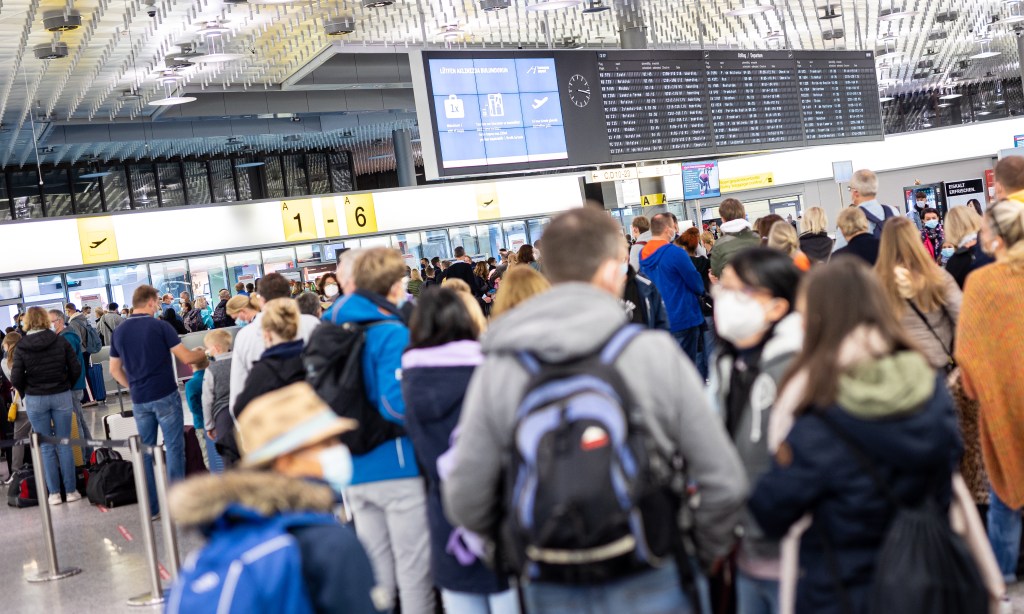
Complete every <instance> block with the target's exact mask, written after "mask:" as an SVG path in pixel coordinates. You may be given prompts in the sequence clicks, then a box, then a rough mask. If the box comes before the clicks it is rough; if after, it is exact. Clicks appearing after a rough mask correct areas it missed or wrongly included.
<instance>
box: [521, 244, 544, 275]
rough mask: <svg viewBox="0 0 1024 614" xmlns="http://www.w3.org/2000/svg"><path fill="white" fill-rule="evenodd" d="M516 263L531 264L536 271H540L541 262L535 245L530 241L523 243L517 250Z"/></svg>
mask: <svg viewBox="0 0 1024 614" xmlns="http://www.w3.org/2000/svg"><path fill="white" fill-rule="evenodd" d="M516 264H517V265H526V266H529V267H530V268H531V269H533V270H534V271H537V272H538V273H539V272H540V263H539V262H538V261H537V256H536V254H535V253H534V250H533V246H532V245H530V244H529V243H527V244H525V245H523V246H522V247H520V248H519V251H518V252H516Z"/></svg>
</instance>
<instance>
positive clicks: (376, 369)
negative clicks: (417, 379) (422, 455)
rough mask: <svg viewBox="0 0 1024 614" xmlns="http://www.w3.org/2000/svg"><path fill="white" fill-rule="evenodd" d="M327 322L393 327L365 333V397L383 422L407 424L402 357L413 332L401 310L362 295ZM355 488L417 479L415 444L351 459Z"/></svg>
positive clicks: (403, 442) (400, 442)
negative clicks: (383, 482)
mask: <svg viewBox="0 0 1024 614" xmlns="http://www.w3.org/2000/svg"><path fill="white" fill-rule="evenodd" d="M323 319H324V321H326V322H331V323H333V324H344V323H345V322H358V323H370V322H379V321H382V320H386V321H393V322H394V324H389V325H385V326H375V327H373V328H370V329H369V330H367V331H366V345H365V346H364V347H363V378H364V379H365V384H366V394H367V396H368V397H369V398H370V400H371V401H373V403H374V405H376V406H377V410H378V411H379V412H380V415H381V416H383V417H384V419H385V420H388V421H391V422H395V423H397V424H402V425H404V424H405V401H404V400H403V399H402V383H401V381H400V378H401V371H402V352H404V351H405V348H406V346H408V345H409V329H408V328H406V326H405V324H404V323H403V322H402V320H401V318H400V317H399V316H398V309H397V308H396V307H395V306H394V305H392V304H391V303H389V302H387V301H386V300H385V299H384V298H383V297H380V296H377V295H375V294H372V293H370V292H364V291H362V290H359V291H358V292H356V293H355V294H351V295H349V296H346V297H344V298H341V299H339V300H337V301H335V303H334V305H332V306H331V309H330V310H329V311H328V313H325V314H324V316H323ZM352 467H353V472H352V484H366V483H369V482H382V481H384V480H398V479H402V478H414V477H419V475H420V468H419V465H417V464H416V455H415V453H414V452H413V448H412V442H411V441H409V438H408V437H399V438H398V439H395V440H392V441H388V442H385V443H382V444H381V445H379V446H377V447H376V448H374V449H373V450H371V451H370V452H368V453H367V454H362V455H359V456H353V457H352Z"/></svg>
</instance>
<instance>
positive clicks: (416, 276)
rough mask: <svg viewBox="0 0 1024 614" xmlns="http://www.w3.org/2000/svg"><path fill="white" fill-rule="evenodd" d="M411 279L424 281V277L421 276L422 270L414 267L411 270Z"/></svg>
mask: <svg viewBox="0 0 1024 614" xmlns="http://www.w3.org/2000/svg"><path fill="white" fill-rule="evenodd" d="M409 281H423V278H422V277H420V270H419V269H417V268H412V269H411V270H410V271H409Z"/></svg>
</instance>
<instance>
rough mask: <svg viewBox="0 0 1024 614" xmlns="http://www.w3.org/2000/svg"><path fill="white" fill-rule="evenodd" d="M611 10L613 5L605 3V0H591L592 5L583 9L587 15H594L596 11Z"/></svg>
mask: <svg viewBox="0 0 1024 614" xmlns="http://www.w3.org/2000/svg"><path fill="white" fill-rule="evenodd" d="M610 10H612V7H610V6H608V5H607V4H605V3H604V1H603V0H590V6H588V7H587V8H585V9H583V12H584V13H586V14H587V15H593V14H595V13H603V12H605V11H610Z"/></svg>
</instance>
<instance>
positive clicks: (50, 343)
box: [11, 307, 82, 505]
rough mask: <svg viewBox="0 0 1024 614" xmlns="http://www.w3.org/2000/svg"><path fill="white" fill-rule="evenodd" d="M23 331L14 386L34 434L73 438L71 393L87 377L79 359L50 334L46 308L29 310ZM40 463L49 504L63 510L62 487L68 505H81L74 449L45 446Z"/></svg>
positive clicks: (14, 365) (16, 354)
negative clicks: (79, 502) (81, 378)
mask: <svg viewBox="0 0 1024 614" xmlns="http://www.w3.org/2000/svg"><path fill="white" fill-rule="evenodd" d="M57 313H60V312H59V311H58V312H57ZM61 316H62V317H63V314H61ZM23 325H24V327H25V336H24V338H22V340H21V341H20V342H19V343H18V345H17V347H16V348H15V350H14V361H13V363H12V365H11V384H12V385H13V386H14V389H15V390H17V391H18V395H20V396H21V399H22V401H23V402H24V403H25V414H26V415H27V416H28V420H29V422H30V423H31V424H32V430H33V431H35V432H36V433H39V434H40V435H44V436H47V437H58V438H65V437H71V416H72V414H73V412H74V410H75V404H74V401H73V399H72V397H73V395H74V394H75V393H74V392H72V390H73V388H74V386H75V384H76V383H77V382H78V380H79V378H80V377H81V376H82V362H81V358H80V354H79V353H78V352H76V351H75V349H74V348H72V347H71V344H70V343H69V342H68V340H67V339H65V338H63V337H61V336H59V335H58V334H57V333H55V332H54V331H53V330H52V329H51V323H50V315H49V314H48V313H47V311H46V310H45V309H43V308H42V307H29V308H28V311H27V312H26V313H25V318H24V322H23ZM41 457H42V459H43V476H44V477H45V480H46V490H47V492H48V493H49V497H48V498H47V502H48V503H49V504H50V505H60V503H61V496H60V492H61V487H62V486H63V489H64V492H65V493H66V496H67V502H68V503H72V502H74V501H78V500H79V499H81V498H82V495H80V494H78V491H76V490H75V459H74V455H73V453H72V450H71V447H70V446H55V445H54V444H51V443H43V444H42V445H41ZM37 486H39V485H37Z"/></svg>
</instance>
